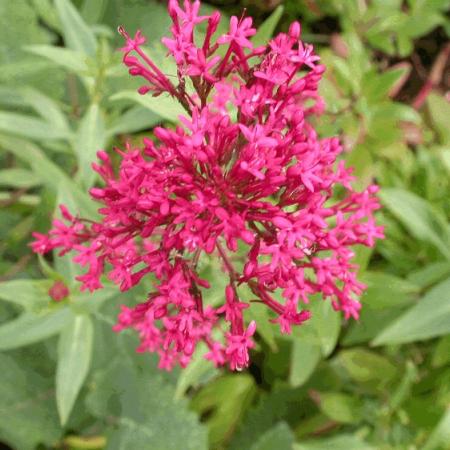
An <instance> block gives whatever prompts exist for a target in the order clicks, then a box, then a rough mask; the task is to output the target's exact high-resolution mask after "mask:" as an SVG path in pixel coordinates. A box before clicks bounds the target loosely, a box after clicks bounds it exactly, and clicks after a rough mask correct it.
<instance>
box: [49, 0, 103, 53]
mask: <svg viewBox="0 0 450 450" xmlns="http://www.w3.org/2000/svg"><path fill="white" fill-rule="evenodd" d="M55 7H56V10H57V11H58V15H59V19H60V20H61V25H62V33H63V36H64V43H65V44H66V46H67V47H69V48H70V49H72V50H75V51H77V52H80V53H84V54H86V55H89V56H95V51H96V48H97V42H96V40H95V36H94V33H93V32H92V30H91V29H90V28H89V26H88V25H87V24H86V22H84V20H83V18H82V17H81V15H80V14H79V13H78V11H77V9H76V8H75V7H74V6H73V5H72V3H71V1H70V0H55Z"/></svg>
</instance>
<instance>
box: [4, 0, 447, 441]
mask: <svg viewBox="0 0 450 450" xmlns="http://www.w3.org/2000/svg"><path fill="white" fill-rule="evenodd" d="M164 3H165V2H159V1H157V0H96V1H92V0H15V1H14V2H12V1H7V0H0V25H1V26H0V69H1V70H0V163H1V168H0V205H1V208H0V242H1V243H0V274H1V275H0V276H1V277H2V278H1V281H0V365H1V367H2V370H1V371H0V446H1V445H2V444H3V443H4V444H5V445H9V446H10V447H11V448H12V449H17V450H43V449H57V448H67V449H69V450H79V449H88V448H91V449H96V450H105V449H106V450H147V449H155V450H171V449H173V450H179V449H183V450H184V449H187V450H189V449H192V450H202V449H207V448H210V449H219V450H224V449H230V450H247V449H249V450H288V449H293V450H321V449H330V448H332V449H336V450H339V449H345V450H371V449H382V450H401V449H406V448H408V449H411V450H412V449H424V450H433V449H435V450H438V449H445V448H447V447H448V442H449V440H450V436H449V429H450V426H449V421H450V413H449V409H448V405H449V404H450V389H449V386H450V369H449V363H450V356H449V355H450V338H449V336H450V327H449V324H450V294H449V293H450V278H449V277H450V262H449V260H450V204H449V202H448V199H449V196H450V147H449V146H450V132H449V130H450V128H449V126H448V118H449V117H450V106H449V105H450V104H449V102H448V101H447V99H446V98H445V96H444V95H443V94H444V92H445V89H448V87H445V85H444V80H443V76H439V73H438V72H439V70H438V69H439V67H436V66H435V67H434V68H433V65H434V63H435V61H436V60H438V59H439V58H440V57H442V53H443V48H444V46H445V42H446V40H448V36H449V32H450V22H449V19H448V17H449V16H448V11H449V9H450V1H449V0H408V1H400V0H372V1H368V0H348V1H347V0H346V1H341V0H331V1H328V0H308V1H304V2H303V1H302V2H300V1H297V0H285V1H283V2H281V4H280V5H279V6H278V7H277V8H275V7H270V6H268V4H269V3H271V4H272V3H273V4H274V3H277V2H263V1H260V0H241V1H240V2H239V4H238V5H236V4H237V3H238V2H232V3H233V6H230V3H231V2H226V1H219V0H216V1H213V0H211V2H208V3H211V5H206V4H204V6H203V7H204V9H205V10H208V11H210V10H211V9H212V5H213V4H220V5H221V7H223V9H224V11H225V14H227V13H233V14H237V15H239V16H240V14H241V9H242V7H247V8H248V10H249V12H251V13H254V14H255V17H257V18H258V20H259V21H260V22H261V23H262V26H261V28H260V29H259V32H258V34H257V35H256V36H254V38H253V40H254V42H255V43H256V44H263V43H264V42H265V41H266V40H267V39H268V38H269V37H270V36H271V35H272V34H273V33H274V31H275V30H278V29H279V30H286V28H287V26H288V23H289V21H291V20H294V19H295V20H300V21H301V22H302V30H303V31H302V33H303V36H304V39H305V41H307V42H308V41H309V42H313V43H314V44H315V45H316V47H317V49H318V52H319V54H320V56H321V59H322V61H323V63H324V64H325V65H326V67H327V71H326V73H325V78H324V80H323V82H322V85H321V93H322V95H323V96H324V98H325V100H326V103H327V107H326V111H325V116H324V117H322V118H321V119H320V121H318V123H317V124H315V126H317V128H318V129H319V130H320V132H321V133H322V134H323V135H324V136H325V135H339V136H341V140H342V142H343V145H344V150H345V152H344V155H343V158H344V159H345V160H346V163H347V164H348V165H352V166H354V168H355V174H356V175H357V176H358V181H357V182H356V183H355V184H356V187H357V188H362V187H364V186H366V185H367V184H369V183H372V182H373V181H375V182H376V183H378V184H379V185H380V186H381V188H382V189H381V193H380V197H381V200H382V203H383V208H382V210H381V211H380V212H379V214H378V220H379V221H380V222H381V223H383V224H384V225H385V233H386V239H385V240H384V241H382V242H379V243H378V244H377V247H376V248H375V249H373V250H367V249H365V248H364V249H361V248H355V249H354V251H355V254H356V261H357V262H358V264H359V278H360V279H361V281H362V282H364V283H365V284H366V285H367V287H368V288H367V291H366V293H365V294H364V296H363V298H362V302H363V309H362V314H361V317H360V320H359V321H358V322H356V321H344V320H343V318H342V317H341V316H340V314H337V313H335V312H334V311H333V310H332V308H331V305H330V304H329V303H326V302H325V303H324V302H321V301H320V300H319V299H311V303H310V305H309V306H308V308H310V309H311V310H312V312H313V318H312V319H311V320H310V321H309V322H307V323H306V324H305V325H303V326H301V327H299V328H296V329H295V330H293V333H292V335H290V336H286V335H281V334H280V332H279V330H278V328H277V327H276V326H275V325H273V324H271V323H270V322H269V320H270V319H272V318H273V317H272V316H271V314H270V312H268V311H267V309H265V308H264V307H263V306H262V305H258V304H254V305H253V306H252V308H249V309H248V310H247V311H246V320H248V321H249V320H256V321H257V322H258V331H257V337H256V341H257V346H256V348H255V349H254V351H253V353H252V360H253V364H252V366H251V368H250V370H249V371H247V372H244V373H233V374H231V373H227V372H224V371H220V370H218V369H215V368H213V367H212V366H211V365H210V363H209V362H207V361H205V359H204V358H203V356H204V353H205V352H206V349H205V348H199V349H198V350H197V353H196V354H195V355H194V360H193V363H192V364H191V365H190V366H189V368H188V369H186V370H183V371H175V372H174V373H170V374H165V373H162V372H160V370H159V369H157V367H156V362H155V358H154V357H153V356H149V355H136V354H135V353H134V348H135V347H136V339H135V336H134V335H132V334H131V333H128V332H123V333H121V334H116V333H113V332H112V330H111V326H112V325H113V324H114V323H115V317H116V315H117V312H118V310H119V305H120V304H123V303H125V304H134V303H135V302H136V299H142V298H144V297H145V295H146V292H147V291H148V289H145V288H144V289H143V288H136V289H135V290H133V291H132V292H128V293H126V294H119V293H118V292H117V289H116V288H115V287H114V286H112V285H110V284H109V283H108V282H105V289H104V290H101V291H98V292H95V293H94V294H86V293H82V292H79V288H78V285H77V283H76V282H75V280H74V277H75V275H76V274H77V270H78V269H77V268H76V267H75V265H74V264H73V262H72V261H71V260H70V257H68V256H65V257H63V258H48V259H44V258H40V259H39V260H38V259H37V258H36V257H34V256H33V257H31V256H30V250H29V247H28V243H29V241H30V233H31V231H33V230H38V231H44V230H46V229H48V225H49V221H50V219H51V217H52V216H53V215H54V214H55V208H56V204H57V203H59V202H60V201H63V202H64V203H66V204H68V205H69V206H70V208H71V209H72V210H73V211H75V212H76V213H79V214H80V215H83V216H85V217H90V218H94V217H95V216H96V214H97V211H96V206H95V204H94V203H93V202H92V201H91V200H90V199H89V197H88V195H87V194H86V192H87V189H88V188H90V187H92V186H93V185H95V183H97V181H98V180H97V179H96V177H95V174H94V172H92V171H91V170H90V165H91V163H92V162H93V161H94V159H95V153H96V151H97V150H99V149H101V148H105V149H109V148H111V147H113V146H115V145H118V146H121V145H123V143H124V141H125V140H127V139H130V140H131V141H132V142H138V141H140V140H141V139H142V133H144V132H145V135H146V136H149V137H151V138H152V137H153V135H152V129H153V127H155V126H156V125H158V124H160V123H161V122H165V123H166V124H167V125H168V126H173V124H174V123H175V122H177V120H178V116H179V115H180V114H185V111H184V110H183V108H182V107H181V106H180V105H179V104H178V103H177V102H175V101H174V100H173V99H172V98H170V97H169V96H164V95H162V96H160V97H157V98H153V97H151V96H149V95H146V96H141V95H138V94H137V93H136V91H135V88H136V84H135V81H133V80H131V79H130V77H129V76H128V74H127V70H126V68H124V67H123V66H122V65H121V63H120V56H119V55H118V53H117V52H116V51H115V49H116V48H118V47H119V46H120V44H121V38H120V37H119V36H118V35H117V33H115V30H116V28H117V26H118V25H124V26H125V27H126V28H127V29H129V31H130V32H134V31H135V30H136V29H138V28H141V29H143V32H144V34H146V35H147V36H148V38H149V39H148V51H149V52H150V53H151V55H152V57H153V58H154V59H155V61H157V63H158V65H160V66H161V67H163V70H164V72H165V73H167V74H168V75H169V76H174V75H176V70H175V68H174V65H173V63H171V61H170V59H169V58H166V52H165V50H164V47H163V46H162V45H161V44H160V42H159V40H160V38H161V36H163V35H164V34H165V33H166V32H167V29H168V26H169V22H170V21H169V18H168V15H167V13H166V10H165V6H164ZM264 19H265V20H264ZM431 73H433V77H435V78H433V80H432V84H433V86H432V91H431V92H430V93H429V94H428V95H427V96H426V99H425V101H424V104H423V107H421V108H420V107H419V108H418V107H417V105H415V102H414V100H415V98H416V96H417V94H418V93H419V91H421V88H422V86H423V84H424V82H425V81H424V80H423V78H424V77H425V78H426V76H429V75H430V74H431ZM436 74H437V75H436ZM186 89H190V87H189V86H186ZM199 265H200V267H202V270H201V276H202V277H203V278H205V279H207V280H209V282H210V283H211V285H212V295H211V299H210V301H211V302H212V303H218V302H221V301H222V300H223V288H224V283H225V280H224V277H223V276H222V273H221V268H220V267H219V266H218V265H217V264H214V262H213V261H209V260H207V258H205V260H201V261H200V262H199ZM57 280H59V281H64V282H65V283H66V285H67V286H68V287H69V289H70V295H69V296H68V298H66V299H64V300H62V301H61V302H58V303H57V302H54V301H52V300H51V299H50V297H49V293H48V291H49V288H50V287H51V285H52V284H53V282H54V281H57ZM239 289H240V291H239V294H240V295H241V296H242V297H243V298H245V299H246V300H251V299H252V298H253V297H252V294H251V293H250V292H246V291H245V290H244V289H243V288H239Z"/></svg>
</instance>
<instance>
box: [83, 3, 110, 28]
mask: <svg viewBox="0 0 450 450" xmlns="http://www.w3.org/2000/svg"><path fill="white" fill-rule="evenodd" d="M107 5H108V0H96V1H95V2H92V1H90V0H85V1H84V2H83V7H82V9H81V14H82V16H83V18H84V19H85V20H86V21H87V22H89V23H96V22H99V21H100V20H101V18H102V17H103V14H104V12H105V9H106V7H107Z"/></svg>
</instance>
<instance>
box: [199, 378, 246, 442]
mask: <svg viewBox="0 0 450 450" xmlns="http://www.w3.org/2000/svg"><path fill="white" fill-rule="evenodd" d="M254 394H255V384H254V380H253V377H251V376H250V375H248V374H239V375H226V376H223V377H221V378H218V379H217V380H215V381H213V382H212V383H209V384H208V385H206V386H205V387H204V388H203V389H202V390H201V391H200V392H199V393H198V394H197V395H196V396H195V397H194V398H193V399H192V402H191V407H192V409H193V410H194V411H196V412H197V413H199V414H202V413H206V412H208V413H209V414H208V420H207V422H206V425H207V426H208V428H209V442H210V445H211V446H213V447H214V446H216V445H218V444H219V443H220V442H223V440H224V439H225V438H226V437H227V436H229V435H230V434H231V433H232V432H233V430H234V428H235V427H236V425H237V424H238V422H239V419H240V418H241V417H242V414H243V413H244V411H245V409H246V408H247V407H248V405H249V404H250V403H251V400H252V399H253V396H254Z"/></svg>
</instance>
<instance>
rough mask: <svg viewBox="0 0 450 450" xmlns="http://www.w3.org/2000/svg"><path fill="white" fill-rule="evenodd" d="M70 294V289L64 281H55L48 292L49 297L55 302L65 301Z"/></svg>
mask: <svg viewBox="0 0 450 450" xmlns="http://www.w3.org/2000/svg"><path fill="white" fill-rule="evenodd" d="M69 294H70V292H69V288H68V287H67V286H66V285H65V284H64V283H63V282H62V281H55V282H54V283H53V284H52V286H51V288H50V289H49V290H48V295H49V296H50V298H51V299H52V300H54V301H55V302H60V301H61V300H64V299H65V298H66V297H68V296H69Z"/></svg>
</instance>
